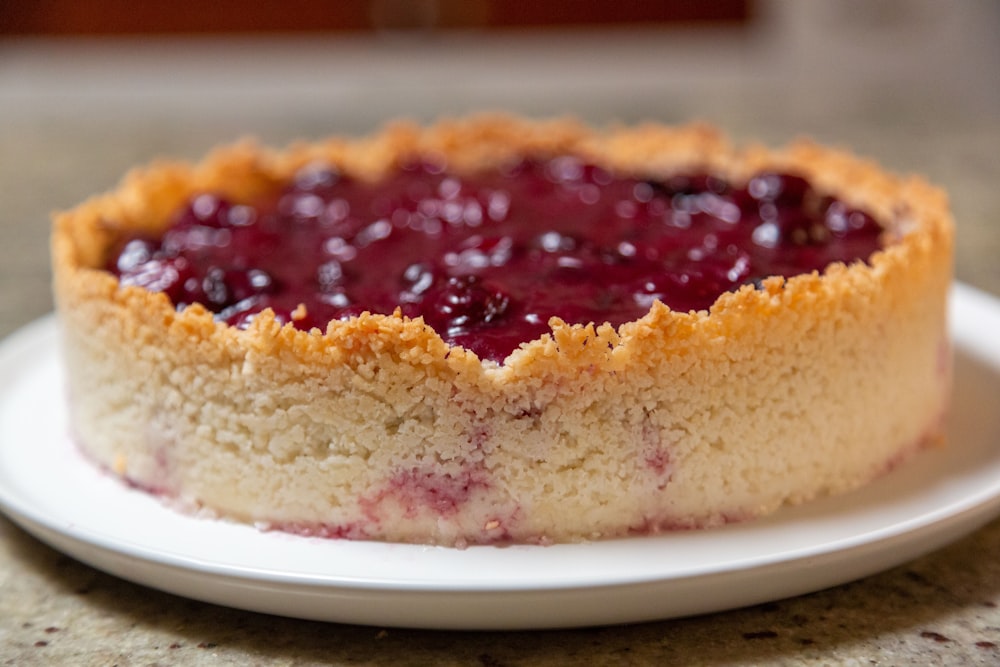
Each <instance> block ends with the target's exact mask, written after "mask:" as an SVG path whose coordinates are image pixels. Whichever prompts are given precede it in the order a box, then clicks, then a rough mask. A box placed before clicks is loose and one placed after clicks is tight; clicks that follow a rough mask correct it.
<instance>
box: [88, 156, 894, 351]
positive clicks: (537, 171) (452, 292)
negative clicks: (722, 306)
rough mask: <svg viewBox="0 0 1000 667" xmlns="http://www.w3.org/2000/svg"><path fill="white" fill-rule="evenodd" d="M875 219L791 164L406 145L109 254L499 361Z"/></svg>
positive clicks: (681, 304) (180, 223) (299, 322)
mask: <svg viewBox="0 0 1000 667" xmlns="http://www.w3.org/2000/svg"><path fill="white" fill-rule="evenodd" d="M882 232H883V230H882V228H881V226H880V225H879V224H878V223H876V222H875V220H874V219H873V218H872V217H871V216H870V215H869V214H867V213H865V212H863V211H860V210H856V209H853V208H851V207H849V206H847V205H846V204H844V203H843V202H840V201H838V200H836V199H833V198H831V197H828V196H825V195H822V194H820V193H819V192H817V191H816V190H815V189H814V188H813V187H812V186H811V185H810V184H809V183H808V182H807V181H806V180H805V179H803V178H801V177H799V176H796V175H794V174H780V173H760V174H757V175H756V176H754V177H752V178H751V179H749V180H748V181H747V183H746V184H743V185H736V184H732V183H728V182H726V181H724V180H722V179H720V178H717V177H714V176H711V175H707V174H688V175H675V176H671V177H669V178H666V179H659V180H657V179H644V178H638V177H631V176H621V175H614V174H612V173H610V172H609V171H606V170H604V169H602V168H601V167H598V166H594V165H592V164H588V163H587V162H586V161H584V160H582V159H580V158H577V157H575V156H573V155H562V156H558V157H553V158H528V159H523V160H520V161H519V162H517V163H515V164H511V165H507V166H504V167H501V168H496V169H493V170H489V171H479V172H476V173H473V174H461V175H459V174H454V173H450V172H449V171H448V170H447V169H446V168H445V166H443V165H441V164H437V163H435V162H432V161H429V160H414V161H411V162H408V163H406V164H403V165H402V166H399V167H398V168H396V169H394V170H392V171H390V172H389V173H387V174H386V175H384V177H383V178H382V179H381V180H380V181H379V182H377V183H371V182H366V181H363V180H359V179H355V178H353V177H351V176H350V175H347V174H342V173H339V172H338V171H337V170H336V169H335V168H333V167H330V166H328V165H312V166H309V167H306V168H304V169H302V170H300V171H299V172H298V173H297V175H296V176H295V178H294V179H292V181H291V182H290V183H288V184H287V185H286V186H285V187H284V188H282V189H281V190H280V191H279V192H276V193H274V194H273V195H272V196H270V197H264V198H262V199H261V200H259V201H254V202H245V203H236V202H232V201H229V200H227V199H224V198H221V197H219V196H216V195H215V194H213V193H210V192H204V193H201V194H198V195H196V196H194V197H192V198H191V199H190V200H189V202H188V203H187V205H186V206H185V207H184V208H183V209H182V210H180V211H178V212H177V214H176V216H175V218H174V220H173V222H172V224H171V225H170V227H169V228H168V229H167V230H166V231H165V232H164V233H163V234H162V236H160V237H159V238H150V237H146V236H141V235H131V236H129V237H127V238H125V239H123V240H122V241H121V242H120V243H119V245H118V247H117V249H116V251H115V252H114V253H113V256H112V258H111V260H110V262H109V263H108V269H109V270H111V271H112V272H113V273H115V274H116V275H117V276H118V277H119V279H120V281H121V284H122V285H126V286H127V285H137V286H141V287H144V288H146V289H148V290H150V291H154V292H163V293H164V294H166V295H167V296H168V297H169V298H170V300H171V301H172V302H173V303H174V304H175V305H176V306H177V308H178V309H182V308H183V307H185V306H186V305H188V304H192V303H200V304H202V305H204V306H205V307H206V308H208V309H209V310H210V311H212V312H213V313H215V314H216V315H215V316H216V319H218V320H220V321H224V322H227V323H228V324H231V325H233V326H235V327H238V328H245V327H247V326H248V325H249V323H250V322H251V321H252V320H253V318H254V317H255V316H256V315H257V314H258V313H260V312H261V311H263V310H264V309H266V308H270V309H272V310H273V312H274V313H275V315H276V317H277V319H278V320H279V322H292V323H293V324H294V326H296V327H297V328H299V329H304V330H309V329H311V328H319V329H320V330H325V329H326V325H327V323H328V322H330V321H331V320H337V319H346V318H350V317H352V316H356V315H360V314H361V313H362V312H365V311H368V312H372V313H382V314H391V313H393V312H395V311H397V309H398V310H399V311H400V312H401V313H402V314H403V315H404V316H409V317H418V316H420V317H423V318H424V321H425V322H426V323H427V324H429V325H430V326H432V327H433V328H434V329H435V331H437V332H438V333H439V334H440V335H441V336H442V338H444V340H445V341H446V342H448V343H450V344H453V345H461V346H463V347H465V348H467V349H470V350H472V351H473V352H475V353H476V354H477V355H479V356H480V358H484V359H490V360H493V361H497V362H502V361H503V360H504V359H505V358H506V357H507V356H508V355H509V354H510V353H511V352H512V351H513V350H515V349H516V348H517V347H518V346H519V345H520V344H521V343H524V342H528V341H530V340H533V339H536V338H538V337H539V336H541V335H542V334H545V333H548V332H549V324H548V323H549V320H550V318H552V317H558V318H560V319H562V320H563V321H565V322H568V323H580V324H586V323H589V322H593V323H597V324H600V323H604V322H608V323H610V324H611V325H613V326H618V325H620V324H622V323H624V322H629V321H632V320H635V319H638V318H640V317H642V316H643V315H645V314H646V313H647V312H648V311H649V309H650V307H651V306H652V304H653V303H654V302H655V301H662V302H663V303H665V304H666V305H668V306H670V308H672V309H674V310H678V311H689V310H706V309H708V308H709V307H710V306H711V305H712V304H713V303H714V302H715V300H716V299H717V298H718V297H719V295H720V294H723V293H724V292H727V291H732V290H735V289H738V288H739V287H741V286H742V285H759V284H760V281H761V280H762V279H763V278H765V277H767V276H772V275H779V276H787V277H790V276H794V275H799V274H803V273H810V272H812V271H819V272H822V271H823V270H824V269H825V268H826V267H827V266H828V265H829V264H831V263H833V262H844V263H851V262H854V261H867V260H868V258H869V257H870V256H871V255H872V253H873V252H874V251H876V250H878V249H879V248H880V247H881V246H882V243H881V235H882ZM303 306H304V307H303Z"/></svg>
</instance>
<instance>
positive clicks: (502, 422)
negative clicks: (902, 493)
mask: <svg viewBox="0 0 1000 667" xmlns="http://www.w3.org/2000/svg"><path fill="white" fill-rule="evenodd" d="M53 230H54V231H53V243H52V248H53V266H54V290H55V297H56V304H57V313H58V319H59V322H60V327H61V345H62V356H63V359H64V365H65V376H66V382H67V387H68V406H69V415H70V424H71V429H72V433H71V437H72V438H73V440H74V441H75V443H76V444H77V446H78V447H79V448H80V449H81V451H82V452H83V453H84V454H85V455H86V457H87V458H88V459H89V460H90V461H92V462H93V464H95V465H97V466H100V467H102V468H104V469H106V470H107V471H108V472H109V473H110V474H112V475H114V476H117V477H119V478H121V479H122V480H124V481H125V482H127V483H128V484H130V485H132V486H135V487H138V488H139V489H142V490H145V491H148V492H150V493H154V494H158V495H160V496H162V497H163V498H164V499H165V500H169V501H170V502H171V503H172V504H173V505H174V506H176V507H179V508H182V509H184V510H185V511H192V512H203V513H209V514H212V515H214V516H217V517H223V518H226V519H229V520H235V521H241V522H247V523H252V524H255V525H257V526H258V527H260V528H262V529H270V530H282V531H288V532H292V533H298V534H303V535H312V536H323V537H329V538H346V539H361V540H384V541H396V542H414V543H424V544H436V545H445V546H465V545H471V544H497V543H537V544H548V543H553V542H572V541H584V540H593V539H602V538H612V537H625V536H636V535H646V534H651V533H658V532H662V531H670V530H677V529H693V528H708V527H712V526H717V525H721V524H725V523H728V522H733V521H743V520H747V519H751V518H754V517H759V516H762V515H765V514H768V513H771V512H773V511H775V510H777V509H778V508H780V507H782V506H784V505H789V504H797V503H802V502H805V501H809V500H811V499H814V498H818V497H823V496H828V495H831V494H840V493H844V492H847V491H850V490H852V489H855V488H857V487H859V486H861V485H863V484H866V483H868V482H870V481H871V480H873V479H875V478H877V477H879V476H880V475H883V474H884V473H886V472H887V471H889V470H890V469H892V468H893V467H894V466H896V465H897V464H899V463H900V462H902V461H903V460H905V459H906V458H907V457H909V456H910V455H911V454H913V453H914V452H916V451H917V450H919V449H920V448H921V447H922V446H924V445H926V444H927V443H929V442H933V441H935V440H936V439H937V438H938V436H939V435H940V428H941V420H942V418H943V414H944V412H945V410H946V408H947V402H948V397H949V390H950V386H949V382H950V375H951V368H950V364H951V361H950V345H949V338H948V331H947V322H946V300H947V294H948V290H949V284H950V280H951V276H952V242H953V223H952V221H951V217H950V213H949V210H948V205H947V201H946V197H945V195H944V194H943V193H942V192H940V191H939V190H938V189H936V188H934V187H933V186H931V185H929V184H927V183H926V182H925V181H923V180H922V179H920V178H917V177H912V176H910V177H901V176H896V175H893V174H889V173H887V172H886V171H884V170H883V169H881V168H880V167H879V166H877V165H875V164H873V163H871V162H869V161H866V160H863V159H860V158H857V157H854V156H853V155H851V154H849V153H847V152H845V151H843V150H839V149H832V148H825V147H822V146H819V145H816V144H815V143H812V142H810V141H808V140H800V141H797V142H794V143H793V144H791V145H789V146H787V147H785V148H782V149H768V148H765V147H762V146H756V145H753V146H744V147H738V146H734V145H733V144H732V143H731V142H730V141H729V140H728V139H727V138H725V137H724V136H723V135H722V134H721V133H720V132H718V131H717V130H715V129H713V128H711V127H709V126H706V125H702V124H693V125H688V126H683V127H664V126H659V125H654V124H647V125H639V126H634V127H614V128H606V129H595V128H592V127H588V126H586V125H584V124H581V123H578V122H576V121H573V120H563V119H561V120H545V121H542V120H527V119H520V118H515V117H508V116H499V115H496V116H495V115H490V116H477V117H471V118H464V119H456V120H448V121H440V122H438V123H437V124H435V125H432V126H418V125H414V124H409V123H404V122H399V123H395V124H391V125H389V126H387V127H385V128H384V129H383V130H381V131H380V132H378V133H376V134H374V135H372V136H369V137H364V138H354V139H340V138H335V139H329V140H325V141H322V142H317V143H311V144H307V143H302V144H296V145H293V146H290V147H288V148H286V149H283V150H272V149H266V148H263V147H260V146H258V145H257V144H256V143H253V142H242V143H238V144H236V145H233V146H229V147H225V148H221V149H217V150H216V151H214V152H213V153H212V154H210V155H209V156H207V157H206V158H205V159H204V160H203V161H201V162H200V163H198V164H186V163H179V162H171V161H164V162H159V163H155V164H153V165H150V166H148V167H145V168H141V169H137V170H135V171H133V172H132V173H130V174H128V175H127V176H126V177H125V179H124V180H123V182H122V183H121V185H120V186H119V187H118V188H117V189H116V190H114V191H113V192H110V193H108V194H104V195H100V196H97V197H95V198H92V199H90V200H89V201H86V202H84V203H82V204H81V205H79V206H78V207H76V208H74V209H73V210H70V211H68V212H63V213H60V214H57V215H56V216H55V219H54V227H53Z"/></svg>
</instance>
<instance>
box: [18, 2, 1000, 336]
mask: <svg viewBox="0 0 1000 667" xmlns="http://www.w3.org/2000/svg"><path fill="white" fill-rule="evenodd" d="M998 34H1000V3H997V2H995V1H994V0H956V1H955V2H941V1H938V0H839V1H837V2H828V1H826V0H724V1H723V2H711V3H709V2H697V1H695V0H664V1H662V2H639V1H638V0H622V1H621V2H616V3H607V2H600V1H597V0H579V1H578V2H573V3H537V2H536V3H527V2H509V1H506V2H505V1H503V0H468V1H465V2H462V1H460V0H415V1H411V2H404V1H403V0H348V1H344V2H322V1H320V0H286V1H285V2H277V1H264V0H260V1H258V2H249V3H248V2H237V1H236V0H219V1H218V2H208V1H207V0H202V1H200V2H199V1H197V0H177V1H175V2H169V3H168V2H162V1H159V0H155V1H150V2H128V1H126V0H103V1H102V0H75V1H74V0H0V205H2V206H0V234H2V235H3V236H2V238H0V241H2V243H0V246H4V247H16V248H18V251H17V252H11V253H10V255H11V256H10V257H9V258H8V257H6V255H5V256H3V257H0V287H2V289H3V294H2V298H0V307H2V308H3V309H5V310H4V312H5V313H6V312H8V310H9V312H10V313H14V314H15V318H14V320H10V319H7V318H0V323H2V324H3V326H5V327H6V328H7V329H8V330H9V329H10V328H11V327H12V326H14V325H15V324H16V323H17V321H18V320H25V321H26V320H27V319H30V318H31V317H33V316H37V315H40V314H42V313H44V312H46V311H47V310H49V309H50V308H51V304H50V302H49V300H48V272H47V248H46V244H47V234H48V213H49V211H51V210H53V209H58V208H64V207H67V206H71V205H73V204H74V203H76V202H78V201H80V200H81V199H83V198H84V197H86V196H88V195H90V194H93V193H95V192H99V191H101V190H104V189H107V188H109V187H112V186H113V184H114V183H115V182H116V181H117V180H118V179H119V178H120V177H121V175H122V174H123V173H124V172H125V171H126V170H127V169H128V168H129V167H131V166H132V165H135V164H137V163H142V162H146V161H148V160H150V159H153V158H154V157H157V156H162V155H168V156H173V157H181V158H195V157H197V156H199V155H202V154H203V153H204V152H206V151H207V150H209V149H210V148H211V147H212V146H213V145H215V144H217V143H220V142H230V141H233V140H236V139H238V138H240V137H243V136H248V135H250V136H255V137H258V138H259V139H260V140H261V141H263V142H265V143H268V144H279V145H280V144H284V143H286V142H288V141H292V140H294V139H298V138H305V139H310V138H318V137H322V136H324V135H328V134H332V133H348V134H357V133H363V132H370V131H373V130H374V129H376V128H377V127H378V126H379V125H380V124H382V123H383V122H385V121H387V120H389V119H391V118H396V117H401V116H403V117H408V118H413V119H416V120H421V121H427V120H430V119H433V118H435V117H438V116H442V115H455V114H464V113H469V112H475V111H481V110H495V109H503V110H509V111H513V112H517V113H522V114H527V115H532V116H555V115H573V116H577V117H580V118H582V119H584V120H586V121H589V122H592V123H597V124H603V123H609V122H638V121H642V120H656V121H661V122H668V123H679V122H687V121H691V120H696V119H703V120H708V121H711V122H714V123H717V124H718V125H720V126H721V127H723V128H724V129H725V130H726V131H727V132H728V133H730V134H731V135H732V136H733V137H734V138H736V139H737V140H739V141H748V140H761V141H765V142H768V143H780V142H784V141H786V140H789V139H791V138H794V137H796V136H799V135H810V136H813V137H815V138H817V139H818V140H820V141H823V142H827V143H834V144H841V145H845V146H848V147H851V148H853V149H854V150H855V151H856V152H859V153H862V154H866V155H869V156H871V157H873V158H875V159H877V160H879V161H880V162H882V163H884V164H885V165H887V166H888V167H890V168H892V169H894V170H897V171H916V172H921V173H924V174H926V175H927V176H928V177H930V178H931V179H932V180H934V181H935V182H938V183H940V184H942V185H943V186H945V187H947V189H948V190H949V192H950V193H951V195H952V199H953V201H954V207H955V212H956V216H957V217H958V219H959V223H960V234H959V266H958V274H959V277H960V278H961V279H963V280H966V281H969V282H972V283H973V284H978V285H981V286H984V287H988V288H990V287H992V288H994V289H995V290H996V291H997V292H998V293H1000V263H997V262H987V261H985V260H982V259H981V260H980V261H978V262H975V261H973V262H970V261H967V258H973V259H975V258H984V257H986V256H987V255H989V256H991V257H995V256H997V255H998V254H1000V233H997V231H996V224H997V223H996V221H998V220H1000V196H998V195H997V194H996V190H997V188H996V185H995V183H996V182H997V181H998V178H1000V167H998V165H997V163H998V158H997V155H1000V38H998V37H997V35H998ZM0 314H3V313H0ZM5 332H6V331H0V334H2V333H5Z"/></svg>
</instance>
